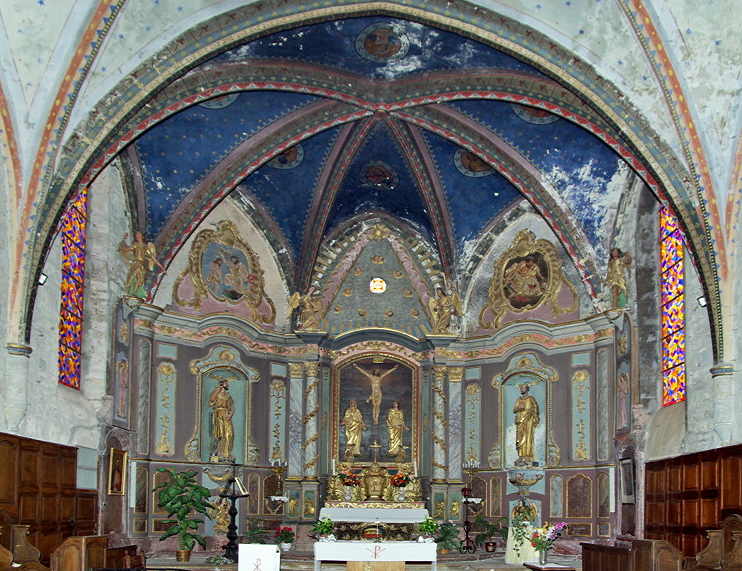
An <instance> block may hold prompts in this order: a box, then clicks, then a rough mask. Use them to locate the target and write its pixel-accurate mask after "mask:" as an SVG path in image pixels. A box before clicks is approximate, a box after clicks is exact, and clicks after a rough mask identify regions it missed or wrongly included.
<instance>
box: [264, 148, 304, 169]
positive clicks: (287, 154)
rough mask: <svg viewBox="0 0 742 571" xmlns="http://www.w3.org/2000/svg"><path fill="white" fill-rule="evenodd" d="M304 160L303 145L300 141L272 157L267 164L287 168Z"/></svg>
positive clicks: (292, 167)
mask: <svg viewBox="0 0 742 571" xmlns="http://www.w3.org/2000/svg"><path fill="white" fill-rule="evenodd" d="M303 160H304V147H302V146H301V143H297V144H296V145H294V146H293V147H290V148H288V149H286V150H285V151H283V152H282V153H280V154H279V155H277V156H275V157H273V158H272V159H271V160H270V161H269V162H268V166H269V167H273V168H274V169H281V170H288V169H294V168H296V167H298V166H299V165H300V164H301V162H302V161H303Z"/></svg>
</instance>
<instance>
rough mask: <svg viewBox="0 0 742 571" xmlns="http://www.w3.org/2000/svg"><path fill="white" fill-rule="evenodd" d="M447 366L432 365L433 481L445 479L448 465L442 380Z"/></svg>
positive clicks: (444, 395)
mask: <svg viewBox="0 0 742 571" xmlns="http://www.w3.org/2000/svg"><path fill="white" fill-rule="evenodd" d="M446 371H447V367H446V366H445V365H435V366H434V367H433V409H432V411H431V412H432V414H433V472H432V474H433V481H440V482H443V481H445V480H446V479H447V476H448V474H447V472H448V465H447V464H446V462H447V458H446V456H447V451H448V449H447V446H446V425H447V423H446V393H445V390H444V381H445V378H446Z"/></svg>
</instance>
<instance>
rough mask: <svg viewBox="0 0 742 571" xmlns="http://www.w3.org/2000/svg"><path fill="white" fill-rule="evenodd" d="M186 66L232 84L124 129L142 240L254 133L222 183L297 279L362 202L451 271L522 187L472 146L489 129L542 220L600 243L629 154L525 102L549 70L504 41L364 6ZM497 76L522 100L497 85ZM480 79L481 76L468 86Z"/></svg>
mask: <svg viewBox="0 0 742 571" xmlns="http://www.w3.org/2000/svg"><path fill="white" fill-rule="evenodd" d="M246 69H249V70H250V74H251V75H250V77H245V70H246ZM256 70H257V71H256ZM199 74H201V75H199ZM256 76H259V78H260V80H261V81H256V80H255V78H256ZM199 77H204V78H206V77H209V78H210V79H209V81H210V83H209V82H207V81H206V80H204V86H203V87H204V89H205V88H207V87H208V88H212V87H213V86H214V85H215V84H217V83H219V84H221V85H227V84H231V85H232V86H233V87H232V90H231V92H230V93H229V94H228V95H220V96H218V97H215V98H212V99H209V100H207V101H204V102H201V103H200V104H197V105H192V106H190V107H187V108H185V109H183V110H181V111H179V112H178V113H176V114H173V115H170V116H169V117H167V119H165V120H163V121H162V122H160V123H159V124H157V125H156V126H155V127H153V128H152V129H150V130H149V131H148V132H146V133H145V134H144V135H143V136H142V137H140V138H139V139H138V140H137V141H136V142H135V143H134V147H135V150H136V153H135V155H134V156H136V158H137V162H138V169H139V173H140V176H141V182H142V193H143V195H142V196H141V198H142V199H143V201H144V204H145V205H146V207H145V209H144V212H145V218H146V219H144V220H140V221H139V225H140V227H142V228H143V229H145V231H146V234H147V237H148V239H150V240H156V241H159V242H162V236H163V235H164V234H166V233H168V232H169V233H171V234H172V233H173V232H174V230H176V229H177V228H181V227H183V226H186V225H188V224H190V223H191V222H192V220H190V219H183V218H182V215H180V214H179V211H178V208H179V207H182V202H183V201H188V202H189V203H191V204H193V203H194V201H195V202H196V203H198V202H199V201H202V202H203V203H204V204H207V203H208V201H209V200H211V198H212V195H209V194H208V193H207V192H204V191H203V190H202V189H203V188H204V187H205V185H206V183H208V181H209V180H211V179H213V178H214V177H215V176H218V172H219V171H220V170H222V169H226V168H234V165H233V161H232V158H231V157H234V156H235V153H239V152H243V151H244V149H246V148H250V147H251V146H252V145H255V144H257V143H258V142H259V143H260V145H263V148H265V149H269V151H268V152H266V153H264V154H263V155H261V156H260V158H259V159H258V160H259V162H260V165H259V166H258V167H257V168H254V169H252V170H251V172H249V174H247V176H245V177H244V178H243V179H242V180H241V181H240V183H239V184H238V185H236V187H235V189H234V190H233V191H232V198H234V199H236V200H237V202H238V203H252V204H254V205H255V204H257V205H258V207H259V210H260V211H261V212H265V213H267V216H269V217H270V220H268V221H265V226H266V227H267V228H271V229H274V230H275V232H276V233H277V236H274V237H273V238H274V239H275V240H276V241H277V242H278V243H281V244H283V245H284V247H285V250H286V251H287V252H289V253H290V259H291V265H292V268H289V271H288V272H287V273H288V274H289V275H290V276H291V278H292V280H293V281H294V283H295V284H296V285H297V286H301V285H304V286H306V284H307V281H308V279H309V276H310V275H311V270H312V266H313V264H314V259H315V256H316V254H317V248H318V247H319V244H320V243H321V241H322V240H323V239H324V238H325V237H326V236H327V235H328V234H330V233H332V232H334V231H336V230H337V229H338V228H340V227H342V226H343V225H344V224H345V223H347V222H348V221H349V220H351V219H353V218H354V217H358V216H362V215H364V214H365V213H384V214H386V215H389V216H392V217H394V218H396V219H398V220H399V221H400V222H401V223H403V224H408V225H411V226H412V227H414V229H415V230H416V231H417V232H419V233H420V234H421V235H422V236H424V237H425V238H427V239H428V240H429V241H430V243H431V244H433V245H434V247H436V248H438V250H439V253H440V256H441V259H442V261H443V263H444V266H445V267H446V268H447V270H446V273H447V274H448V275H449V277H450V276H451V275H455V273H456V269H457V267H460V265H461V263H462V262H463V260H462V259H461V258H462V257H464V256H465V255H466V252H467V251H468V248H469V245H470V244H471V243H472V242H475V241H477V240H478V239H479V238H481V236H482V233H483V232H485V231H486V230H487V228H489V227H490V226H491V225H492V223H493V221H494V220H495V219H496V218H497V216H498V215H500V214H501V213H503V212H504V211H505V210H506V209H507V208H509V207H510V206H512V205H513V204H515V203H517V202H518V201H521V200H522V199H523V198H524V194H523V192H522V190H523V189H522V188H521V189H518V188H516V186H515V185H514V184H513V183H512V180H513V178H518V180H521V181H522V180H523V176H522V174H521V175H514V174H513V172H512V170H511V167H510V166H509V165H508V163H507V162H506V161H505V160H499V161H497V162H494V161H493V159H492V156H493V155H490V154H489V153H488V152H483V149H484V148H485V147H486V146H487V144H489V145H491V148H492V149H494V150H496V151H497V153H500V156H501V158H502V157H509V159H510V160H512V162H513V163H514V164H517V165H518V166H519V168H521V169H523V170H524V171H526V172H529V173H530V176H532V177H533V180H539V181H541V184H543V185H544V186H545V187H546V188H547V189H548V191H549V192H551V193H553V194H554V197H553V198H552V199H549V200H543V199H539V198H538V192H536V190H535V189H528V191H529V192H528V193H527V194H528V196H526V198H527V199H528V200H530V201H532V202H533V201H534V200H535V201H536V202H537V203H538V204H535V206H536V208H537V210H539V211H541V212H542V213H543V214H544V215H545V216H546V217H547V218H549V219H550V221H551V223H552V224H553V225H554V224H556V225H558V224H560V220H570V221H571V222H570V223H571V224H574V225H575V226H573V227H571V228H566V227H563V228H560V229H558V231H557V235H559V234H560V233H567V234H570V235H571V236H573V238H574V240H575V243H577V242H580V241H582V245H581V248H583V250H582V251H583V252H584V249H585V248H587V253H589V254H590V255H591V257H596V258H597V259H603V258H605V257H606V248H607V247H608V244H607V240H610V237H611V236H610V231H611V229H610V223H611V220H610V219H609V215H610V212H612V211H613V210H615V208H616V205H617V202H618V198H619V195H620V191H621V183H622V181H624V180H625V176H624V173H625V171H626V170H627V168H626V166H625V165H624V163H623V161H622V160H621V159H620V158H619V157H618V155H617V154H616V153H615V152H614V150H613V149H612V148H610V147H609V146H607V145H606V144H605V143H604V142H603V141H601V140H600V139H598V138H596V137H595V136H594V135H593V134H592V133H590V132H589V131H588V130H586V129H584V128H583V127H582V126H578V125H576V124H575V123H573V122H570V121H569V120H568V119H565V118H564V117H560V116H558V115H556V114H551V113H549V112H548V111H546V110H544V108H543V106H540V107H536V106H535V105H536V103H537V102H543V101H549V100H551V99H552V98H553V96H554V94H553V92H554V91H555V90H556V89H557V88H558V85H557V84H555V83H554V82H553V80H550V79H548V78H546V76H545V75H544V74H543V73H542V72H540V71H539V70H536V69H534V68H532V67H530V66H528V65H526V64H525V63H523V62H521V61H518V60H517V59H515V58H514V57H512V56H510V55H507V54H505V53H502V52H500V51H498V50H496V49H493V48H490V47H488V46H485V45H483V44H480V43H478V42H476V41H474V40H472V39H467V38H464V37H461V36H458V35H456V34H454V33H451V32H447V31H443V30H438V29H434V28H431V27H428V26H425V25H423V24H420V23H416V22H409V21H404V20H400V19H395V18H388V17H381V16H375V17H362V18H349V19H346V20H338V21H332V22H323V23H316V24H311V25H307V26H304V27H300V28H296V29H292V30H287V31H284V32H281V33H277V34H273V35H270V36H267V37H264V38H261V39H259V40H255V41H252V42H250V43H248V44H246V45H242V46H239V47H235V48H232V49H230V50H229V51H227V52H225V53H222V54H220V55H219V56H217V57H215V58H213V59H212V60H210V61H208V62H205V63H203V64H202V65H201V66H200V67H199V69H198V70H197V73H192V74H191V77H190V81H191V82H196V83H198V81H200V80H199V79H198V78H199ZM214 78H217V79H218V81H217V80H216V79H214ZM248 80H249V81H252V84H248V83H249V81H248ZM271 81H273V82H275V83H274V84H272V83H271ZM498 81H503V82H507V84H508V90H509V91H510V92H516V93H519V94H521V95H522V96H525V97H530V98H533V99H532V101H533V102H534V106H531V105H524V104H522V103H523V102H525V103H528V101H531V100H526V99H522V98H521V99H520V102H521V103H514V102H513V101H512V99H510V100H509V98H508V97H505V96H503V95H502V94H500V93H496V92H495V90H494V89H493V88H492V86H493V85H495V84H496V83H497V82H498ZM240 82H247V83H240ZM478 83H479V84H481V85H482V86H485V85H487V86H489V87H488V88H487V89H484V88H482V90H481V91H476V90H472V89H466V87H467V86H473V85H476V84H478ZM238 84H239V85H245V89H243V90H240V89H238V88H235V87H234V86H235V85H238ZM190 89H191V90H193V89H194V87H193V86H190ZM380 104H381V105H380ZM384 106H386V107H384ZM340 117H342V119H339V118H340ZM333 118H335V119H336V121H335V122H334V123H333V122H332V119H333ZM328 119H329V120H328ZM468 142H475V144H474V146H473V147H472V146H468V147H467V143H468ZM465 147H467V148H465ZM493 152H495V151H493ZM531 192H533V193H535V194H530V193H531ZM534 196H536V198H534ZM179 216H180V219H179V218H178V217H179ZM575 221H576V222H575Z"/></svg>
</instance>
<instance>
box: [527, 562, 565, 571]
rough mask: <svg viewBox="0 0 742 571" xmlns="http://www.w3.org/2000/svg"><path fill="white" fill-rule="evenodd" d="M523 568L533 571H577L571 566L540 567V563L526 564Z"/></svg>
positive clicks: (551, 565) (549, 565)
mask: <svg viewBox="0 0 742 571" xmlns="http://www.w3.org/2000/svg"><path fill="white" fill-rule="evenodd" d="M523 567H526V568H528V569H533V571H577V569H575V568H574V567H572V566H570V565H559V564H557V563H547V564H546V565H539V564H538V563H524V564H523Z"/></svg>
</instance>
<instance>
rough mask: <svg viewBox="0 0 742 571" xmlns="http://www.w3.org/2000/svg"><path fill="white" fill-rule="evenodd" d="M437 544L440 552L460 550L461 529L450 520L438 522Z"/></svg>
mask: <svg viewBox="0 0 742 571" xmlns="http://www.w3.org/2000/svg"><path fill="white" fill-rule="evenodd" d="M435 542H436V543H437V544H438V550H439V551H443V550H448V551H451V550H453V549H458V548H459V547H460V546H461V540H460V539H459V528H458V527H456V524H455V523H453V522H452V521H450V520H449V521H441V522H438V537H437V538H436V539H435Z"/></svg>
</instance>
